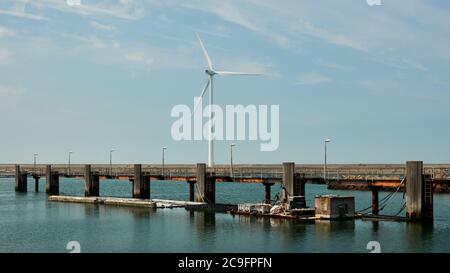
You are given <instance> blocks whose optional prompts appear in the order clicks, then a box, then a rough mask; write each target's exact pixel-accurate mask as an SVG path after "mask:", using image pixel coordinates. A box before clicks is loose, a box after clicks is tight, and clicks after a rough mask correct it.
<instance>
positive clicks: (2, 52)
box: [0, 48, 15, 64]
mask: <svg viewBox="0 0 450 273" xmlns="http://www.w3.org/2000/svg"><path fill="white" fill-rule="evenodd" d="M14 55H15V54H14V52H12V51H10V50H8V49H2V48H0V64H2V63H7V62H9V61H10V60H11V59H12V58H13V57H14Z"/></svg>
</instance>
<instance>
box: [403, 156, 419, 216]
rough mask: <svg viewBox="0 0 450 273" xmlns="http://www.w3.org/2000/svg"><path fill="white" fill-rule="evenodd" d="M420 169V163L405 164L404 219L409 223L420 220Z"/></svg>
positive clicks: (410, 162)
mask: <svg viewBox="0 0 450 273" xmlns="http://www.w3.org/2000/svg"><path fill="white" fill-rule="evenodd" d="M422 169H423V163H422V161H408V162H406V217H408V219H409V220H410V221H417V220H421V219H422V193H423V172H422Z"/></svg>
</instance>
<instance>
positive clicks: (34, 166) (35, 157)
mask: <svg viewBox="0 0 450 273" xmlns="http://www.w3.org/2000/svg"><path fill="white" fill-rule="evenodd" d="M37 156H38V154H34V155H33V157H34V160H33V169H34V173H36V161H37Z"/></svg>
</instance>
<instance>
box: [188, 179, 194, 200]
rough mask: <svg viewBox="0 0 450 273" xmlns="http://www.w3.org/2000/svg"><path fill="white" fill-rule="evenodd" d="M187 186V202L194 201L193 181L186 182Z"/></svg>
mask: <svg viewBox="0 0 450 273" xmlns="http://www.w3.org/2000/svg"><path fill="white" fill-rule="evenodd" d="M188 184H189V201H191V202H194V201H195V181H188Z"/></svg>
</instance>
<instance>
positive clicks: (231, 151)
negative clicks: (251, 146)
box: [230, 143, 236, 178]
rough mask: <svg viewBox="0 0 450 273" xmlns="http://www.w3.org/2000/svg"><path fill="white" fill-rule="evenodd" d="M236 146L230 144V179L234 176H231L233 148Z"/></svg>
mask: <svg viewBox="0 0 450 273" xmlns="http://www.w3.org/2000/svg"><path fill="white" fill-rule="evenodd" d="M235 146H236V144H235V143H231V144H230V170H231V172H230V176H231V178H233V176H234V174H233V147H235Z"/></svg>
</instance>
